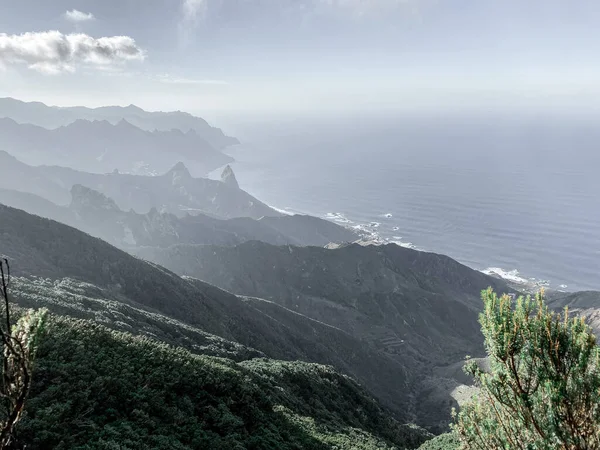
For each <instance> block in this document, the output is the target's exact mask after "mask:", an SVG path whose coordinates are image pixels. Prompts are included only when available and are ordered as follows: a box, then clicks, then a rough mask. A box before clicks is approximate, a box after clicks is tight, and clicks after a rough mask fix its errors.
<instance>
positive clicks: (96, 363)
mask: <svg viewBox="0 0 600 450" xmlns="http://www.w3.org/2000/svg"><path fill="white" fill-rule="evenodd" d="M428 437H429V435H428V434H427V433H426V432H424V431H423V430H420V429H418V428H416V427H411V426H404V425H400V424H399V423H398V422H396V421H394V420H393V419H390V418H389V417H388V416H387V415H386V414H385V412H384V411H383V410H381V408H380V407H379V406H378V405H377V404H376V403H375V402H374V401H373V400H372V399H371V398H370V397H369V396H368V394H367V393H366V392H365V391H364V390H363V389H362V388H360V387H359V386H358V385H357V384H356V383H355V382H353V381H352V380H351V379H349V378H348V377H345V376H343V375H340V374H338V373H336V372H335V371H333V370H332V369H331V368H329V367H325V366H318V365H312V364H305V363H300V362H280V361H273V360H268V359H254V360H252V361H248V362H245V363H241V364H238V363H235V362H233V361H231V360H227V359H221V358H213V357H207V356H199V355H194V354H192V353H190V352H187V351H185V350H183V349H180V348H174V347H169V346H167V345H165V344H162V343H160V342H157V341H154V340H151V339H147V338H136V337H133V336H131V335H129V334H126V333H117V332H112V331H110V330H108V329H106V328H104V327H102V326H99V325H97V324H94V323H92V322H89V321H81V320H79V321H75V320H71V319H64V318H52V319H51V321H50V324H49V326H48V327H47V329H46V331H45V335H44V336H43V338H42V345H41V347H40V349H39V351H38V358H37V361H36V372H35V378H34V386H33V389H32V392H31V394H30V398H29V400H28V402H27V407H26V412H25V416H24V418H23V419H22V421H21V422H20V423H19V427H18V431H17V438H18V440H19V441H20V442H21V443H22V444H26V446H27V448H30V449H48V448H53V449H72V448H82V449H100V448H120V449H136V448H153V449H186V448H202V449H224V448H240V449H241V448H254V449H298V450H299V449H316V450H320V449H330V448H339V446H342V448H349V446H352V448H356V449H365V450H367V449H392V448H398V447H400V448H416V447H418V446H419V445H420V444H421V443H422V442H423V441H424V440H425V439H426V438H428Z"/></svg>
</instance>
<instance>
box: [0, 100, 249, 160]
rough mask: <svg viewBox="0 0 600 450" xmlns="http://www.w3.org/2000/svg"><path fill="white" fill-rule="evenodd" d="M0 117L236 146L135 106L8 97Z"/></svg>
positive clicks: (172, 116)
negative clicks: (174, 133) (98, 125)
mask: <svg viewBox="0 0 600 450" xmlns="http://www.w3.org/2000/svg"><path fill="white" fill-rule="evenodd" d="M0 117H9V118H12V119H13V120H14V121H16V122H18V123H22V124H33V125H38V126H40V127H44V128H48V129H54V128H58V127H62V126H66V125H69V124H71V123H73V122H75V121H76V120H78V119H84V120H89V121H94V120H100V121H108V122H110V123H111V124H113V125H115V124H117V123H118V122H120V121H121V120H122V119H125V120H126V121H127V122H129V123H130V124H132V125H134V126H136V127H138V128H141V129H143V130H146V131H154V130H159V131H171V130H173V129H177V130H181V131H182V132H183V133H185V134H187V133H188V132H189V131H190V130H193V131H194V132H195V134H197V136H198V137H199V138H201V139H202V140H204V141H206V142H207V143H208V144H210V146H212V147H213V148H215V149H217V150H222V149H223V148H225V147H228V146H230V145H235V144H238V143H239V141H238V140H237V139H236V138H232V137H229V136H226V135H225V134H224V133H223V131H222V130H220V129H219V128H214V127H212V126H210V125H209V124H208V123H207V122H206V121H205V120H204V119H201V118H200V117H195V116H193V115H191V114H188V113H185V112H181V111H174V112H149V111H144V110H143V109H141V108H138V107H137V106H134V105H129V106H127V107H121V106H105V107H100V108H86V107H83V106H74V107H57V106H47V105H45V104H43V103H40V102H23V101H20V100H17V99H14V98H10V97H7V98H0Z"/></svg>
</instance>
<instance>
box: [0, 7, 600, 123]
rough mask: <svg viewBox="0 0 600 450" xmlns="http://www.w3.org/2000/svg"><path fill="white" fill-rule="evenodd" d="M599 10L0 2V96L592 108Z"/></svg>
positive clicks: (95, 101)
mask: <svg viewBox="0 0 600 450" xmlns="http://www.w3.org/2000/svg"><path fill="white" fill-rule="evenodd" d="M598 23H600V2H598V1H597V0H543V1H542V0H52V1H46V0H18V1H15V0H0V96H12V97H16V98H20V99H23V100H38V101H43V102H45V103H48V104H55V105H80V104H81V105H86V106H100V105H106V104H120V105H128V104H131V103H133V104H136V105H139V106H141V107H143V108H146V109H150V110H185V111H190V112H198V113H210V112H214V113H217V112H240V113H245V114H257V113H259V114H267V113H271V114H283V113H286V114H292V115H293V114H300V113H315V112H331V113H334V114H338V113H342V112H347V111H353V110H363V111H364V110H373V111H375V110H377V111H386V110H395V109H400V110H405V111H420V110H434V111H435V110H438V109H439V110H443V109H461V108H492V107H502V108H521V109H524V108H533V109H539V110H544V109H547V108H565V109H572V110H577V109H582V108H588V109H590V110H594V111H595V109H594V108H596V106H595V105H597V104H598V100H600V63H599V62H598V58H597V56H598V55H599V51H600V28H598V26H597V24H598Z"/></svg>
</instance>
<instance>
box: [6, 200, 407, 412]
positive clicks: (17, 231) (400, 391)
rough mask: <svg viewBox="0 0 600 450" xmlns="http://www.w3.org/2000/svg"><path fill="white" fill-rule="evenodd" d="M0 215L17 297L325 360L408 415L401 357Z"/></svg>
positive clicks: (142, 329) (203, 339) (129, 326)
mask: <svg viewBox="0 0 600 450" xmlns="http://www.w3.org/2000/svg"><path fill="white" fill-rule="evenodd" d="M0 217H2V219H3V220H1V221H0V242H1V246H0V253H2V254H5V255H6V256H8V257H9V258H10V260H11V262H12V267H13V275H14V276H16V277H24V278H20V279H19V281H18V282H16V283H15V291H14V292H13V296H14V298H15V299H16V300H17V301H18V303H19V304H21V305H24V306H30V307H40V306H46V307H48V308H49V309H50V310H51V311H54V312H56V313H57V314H66V315H70V316H73V317H78V318H88V319H94V320H98V321H101V322H102V323H105V324H107V325H108V326H111V327H112V328H115V329H119V330H125V331H132V332H135V333H137V334H141V335H145V336H151V335H156V336H158V337H160V338H161V339H164V340H166V341H167V342H172V343H177V344H179V345H184V346H186V347H187V348H190V349H194V350H197V349H198V348H205V347H208V348H209V350H210V352H209V354H223V352H226V353H227V352H234V353H235V352H236V350H235V346H232V345H231V344H227V343H223V341H222V340H223V339H225V340H226V341H234V342H237V343H239V344H241V345H242V346H243V347H251V348H253V349H256V350H258V351H260V352H262V354H265V355H267V356H269V357H272V358H277V359H285V360H302V361H307V362H317V363H321V364H328V365H333V366H334V367H336V368H337V369H338V370H341V371H343V372H344V373H346V374H349V375H351V376H353V377H355V378H356V379H357V380H358V381H360V382H361V384H363V385H364V386H365V387H367V388H368V389H369V390H370V391H371V392H372V393H373V394H374V395H375V396H376V397H377V398H379V399H380V400H381V401H382V402H383V403H384V404H385V405H386V406H388V407H389V408H392V409H393V411H394V413H395V415H396V417H398V418H399V419H401V420H402V421H404V422H408V421H410V420H413V419H414V417H415V413H414V409H415V407H416V406H415V403H414V398H413V391H412V389H413V388H412V387H411V380H413V379H414V376H415V371H416V370H417V368H418V367H417V364H416V361H414V359H412V358H410V357H407V358H406V359H405V360H403V361H396V360H394V359H391V358H389V357H388V356H386V355H385V354H383V353H381V352H380V351H378V350H376V349H374V348H373V347H372V346H370V345H369V344H368V343H366V342H363V341H361V340H360V339H358V338H356V337H353V336H352V335H350V334H349V333H346V332H344V331H342V330H340V329H338V328H336V327H333V326H330V325H327V324H324V323H322V322H319V321H316V320H314V319H311V318H309V317H306V316H304V315H302V314H298V313H296V312H293V311H290V310H289V309H287V308H284V307H281V306H279V305H277V304H274V303H272V302H267V301H264V300H260V299H256V298H245V297H237V296H235V295H233V294H230V293H228V292H225V291H222V290H220V289H218V288H215V287H213V286H211V285H208V284H206V283H204V282H201V281H199V280H195V279H183V278H180V277H178V276H176V275H175V274H173V273H171V272H168V271H166V270H164V269H162V268H161V267H157V266H154V265H152V264H148V263H146V262H144V261H141V260H139V259H136V258H134V257H133V256H130V255H128V254H127V253H124V252H122V251H120V250H118V249H116V248H114V247H112V246H110V245H109V244H107V243H105V242H103V241H101V240H99V239H96V238H93V237H91V236H89V235H86V234H84V233H82V232H80V231H78V230H76V229H73V228H70V227H68V226H65V225H62V224H59V223H57V222H53V221H50V220H45V219H42V218H39V217H36V216H32V215H29V214H27V213H25V212H23V211H20V210H15V209H12V208H8V207H5V206H0ZM163 316H167V317H168V318H169V319H170V320H165V319H163ZM173 321H174V322H173ZM165 323H166V324H165ZM163 324H165V325H163ZM190 327H191V328H190ZM206 333H208V334H211V335H217V336H218V337H219V338H221V339H220V340H219V339H214V338H210V339H209V338H208V337H207V336H206ZM242 353H243V354H252V352H251V351H250V350H243V352H242Z"/></svg>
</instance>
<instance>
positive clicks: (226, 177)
mask: <svg viewBox="0 0 600 450" xmlns="http://www.w3.org/2000/svg"><path fill="white" fill-rule="evenodd" d="M221 181H222V182H223V183H225V184H226V185H227V186H231V187H234V188H236V189H239V188H240V185H239V184H238V182H237V179H236V178H235V174H234V173H233V169H232V168H231V166H230V165H229V164H227V167H225V169H224V170H223V173H222V174H221Z"/></svg>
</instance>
